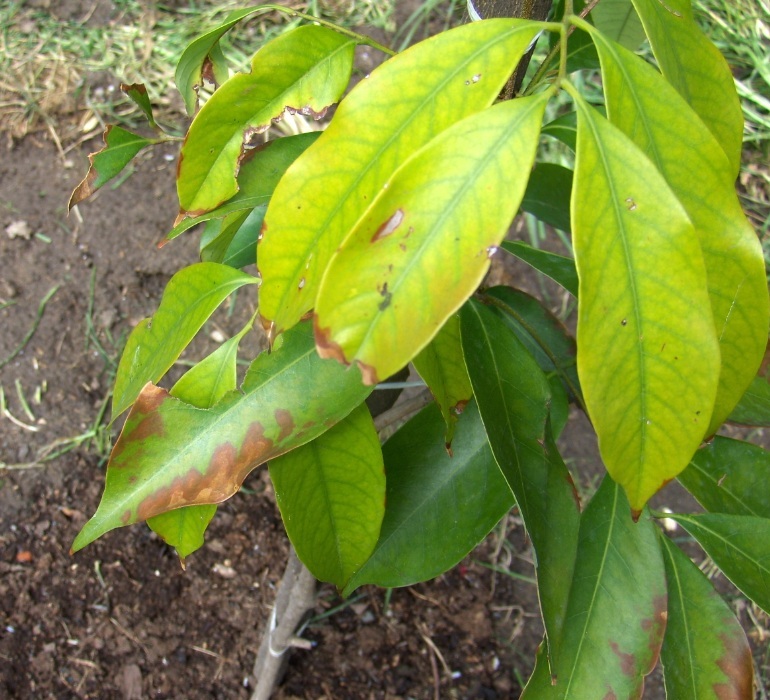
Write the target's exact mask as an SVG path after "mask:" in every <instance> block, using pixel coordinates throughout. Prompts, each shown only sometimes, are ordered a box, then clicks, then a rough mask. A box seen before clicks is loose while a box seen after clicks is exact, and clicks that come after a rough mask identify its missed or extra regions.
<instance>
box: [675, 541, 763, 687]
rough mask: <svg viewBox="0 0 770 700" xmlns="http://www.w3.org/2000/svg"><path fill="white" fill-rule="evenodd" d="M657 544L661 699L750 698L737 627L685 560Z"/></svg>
mask: <svg viewBox="0 0 770 700" xmlns="http://www.w3.org/2000/svg"><path fill="white" fill-rule="evenodd" d="M661 540H662V541H663V555H664V556H663V558H664V560H665V564H666V579H667V582H668V621H667V623H666V634H665V637H664V638H663V649H662V650H661V661H662V662H663V678H664V680H665V683H666V697H669V698H687V700H725V698H735V700H752V698H753V697H754V688H753V684H754V668H753V663H752V659H751V649H750V648H749V642H748V640H747V639H746V635H745V634H744V633H743V629H742V628H741V625H740V623H739V622H738V620H736V619H735V615H734V614H733V612H732V610H730V608H729V607H728V606H727V604H726V603H725V602H724V601H723V600H722V598H720V596H719V595H718V594H717V592H716V591H715V590H714V587H713V586H712V585H711V583H710V582H709V580H708V579H707V578H706V577H705V576H704V575H703V574H702V573H701V571H700V569H699V568H698V567H697V566H695V564H693V563H692V561H690V559H689V557H687V556H686V555H685V554H684V553H683V552H682V551H681V550H680V549H679V548H678V547H677V546H676V545H675V544H673V543H672V542H671V541H670V540H669V539H668V538H667V537H661Z"/></svg>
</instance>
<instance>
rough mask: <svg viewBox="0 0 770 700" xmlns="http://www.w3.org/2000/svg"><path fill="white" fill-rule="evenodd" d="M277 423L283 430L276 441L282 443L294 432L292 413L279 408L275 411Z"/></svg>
mask: <svg viewBox="0 0 770 700" xmlns="http://www.w3.org/2000/svg"><path fill="white" fill-rule="evenodd" d="M275 422H276V423H278V426H279V427H280V428H281V431H280V432H279V433H278V438H277V440H276V442H279V443H280V442H283V441H284V440H285V439H286V438H287V437H289V435H291V434H292V433H293V432H294V428H295V426H294V418H293V417H292V415H291V412H290V411H287V410H286V409H285V408H277V409H276V410H275Z"/></svg>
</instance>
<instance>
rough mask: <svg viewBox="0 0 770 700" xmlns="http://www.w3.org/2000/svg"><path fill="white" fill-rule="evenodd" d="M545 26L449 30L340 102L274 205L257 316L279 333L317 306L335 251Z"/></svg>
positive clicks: (496, 85) (516, 23)
mask: <svg viewBox="0 0 770 700" xmlns="http://www.w3.org/2000/svg"><path fill="white" fill-rule="evenodd" d="M542 26H543V25H541V24H539V23H535V22H525V21H522V20H513V19H499V20H488V21H485V22H476V23H473V24H469V25H465V26H462V27H458V28H456V29H453V30H450V31H448V32H444V33H442V34H440V35H438V36H435V37H432V38H431V39H428V40H427V41H424V42H422V43H420V44H418V45H416V46H414V47H412V48H410V49H408V50H406V51H404V52H403V53H401V54H399V55H397V56H395V57H394V58H392V59H390V60H388V61H387V62H385V63H384V64H383V65H382V66H380V67H379V68H378V69H377V70H375V71H374V72H373V73H372V74H371V75H370V76H369V77H368V78H367V79H365V80H362V81H361V82H360V83H359V84H358V85H357V86H356V87H355V88H354V89H353V90H352V91H351V93H350V94H349V95H348V96H347V97H345V99H344V100H342V102H341V103H340V106H339V108H338V109H337V112H336V113H335V115H334V119H333V120H332V122H331V124H330V125H329V128H328V129H327V130H326V131H325V132H324V133H323V135H322V136H321V138H319V139H318V141H317V142H316V143H315V144H314V145H313V146H312V147H311V148H309V149H308V150H307V151H306V152H305V153H304V154H303V155H302V156H301V157H300V158H299V159H298V160H297V161H296V162H295V163H294V165H293V166H292V167H291V168H289V170H288V172H287V173H286V176H285V177H284V178H283V179H282V180H281V182H280V184H279V185H278V187H277V188H276V191H275V195H274V196H273V199H272V201H271V203H270V206H269V207H268V210H267V215H266V217H265V222H266V230H265V234H264V237H263V239H262V241H261V242H260V245H259V270H260V273H261V274H262V278H263V280H264V284H263V285H262V289H261V291H260V314H261V315H262V317H263V319H265V320H266V323H265V325H268V322H270V323H272V324H274V325H273V333H274V334H277V333H279V332H280V331H282V330H285V329H287V328H291V326H293V325H294V324H295V323H297V321H299V319H300V318H302V317H303V316H304V315H305V314H306V313H307V312H308V311H310V310H311V309H312V308H313V307H314V306H315V303H316V297H317V295H318V292H319V288H320V285H321V278H322V276H323V274H324V272H325V270H326V267H327V265H328V264H329V260H330V259H331V257H332V255H333V254H334V251H335V250H336V249H337V247H338V246H339V245H340V243H341V242H342V241H343V239H344V238H345V237H346V236H347V235H348V234H349V233H350V231H351V230H352V228H353V227H354V226H355V224H356V222H357V221H358V220H359V218H360V217H361V215H362V214H363V213H364V212H365V211H366V210H367V209H368V208H369V205H370V204H371V203H372V201H373V200H374V199H375V197H377V195H378V194H379V193H380V192H381V191H382V188H383V186H384V185H385V184H386V183H387V182H388V181H389V180H390V178H391V177H392V176H393V173H394V171H395V170H396V168H398V167H399V166H400V165H401V164H402V163H403V162H404V161H405V160H406V159H407V158H408V157H409V156H411V155H412V154H413V153H415V152H416V151H417V150H419V149H420V148H422V147H423V146H424V145H425V144H427V143H428V142H429V141H430V140H431V139H432V138H433V137H434V136H436V135H437V134H439V133H441V132H442V131H443V130H444V129H446V128H448V127H449V126H451V125H452V124H454V123H456V122H458V121H460V120H461V119H463V118H464V117H467V116H469V115H471V114H474V113H476V112H479V111H480V110H482V109H484V108H486V107H488V106H489V105H491V104H492V103H493V102H494V101H495V99H496V98H497V96H498V94H499V92H500V89H501V88H502V87H503V85H504V84H505V82H506V80H508V77H509V76H510V74H511V73H512V72H513V69H514V68H515V66H516V64H517V62H518V60H519V58H520V57H521V56H522V54H523V53H524V51H526V49H527V46H528V45H529V43H530V42H531V41H532V39H533V38H534V37H535V35H536V34H537V32H538V31H540V29H541V28H542ZM391 214H393V212H392V211H391V212H389V214H388V216H390V215H391ZM380 223H381V222H380ZM378 225H379V224H378Z"/></svg>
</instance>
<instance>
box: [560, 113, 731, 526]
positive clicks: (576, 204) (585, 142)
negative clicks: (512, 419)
mask: <svg viewBox="0 0 770 700" xmlns="http://www.w3.org/2000/svg"><path fill="white" fill-rule="evenodd" d="M578 106H579V118H578V148H577V164H576V169H575V185H574V188H573V193H572V231H573V243H574V247H575V261H576V264H577V270H578V275H579V277H580V304H579V307H578V329H577V343H578V373H579V376H580V383H581V386H582V389H583V397H584V399H585V403H586V406H587V408H588V413H589V415H590V417H591V420H592V422H593V424H594V428H595V429H596V432H597V435H598V438H599V449H600V451H601V454H602V459H603V460H604V463H605V465H606V466H607V469H608V471H609V472H610V474H611V475H612V477H613V479H615V480H616V481H617V482H618V483H620V484H621V485H622V486H623V488H624V489H625V490H626V493H627V494H628V497H629V501H630V502H631V507H632V508H633V509H634V511H637V512H638V511H640V510H641V509H642V507H643V506H644V504H645V503H646V502H647V499H649V498H650V496H652V494H654V493H655V492H656V491H657V490H658V489H659V488H661V486H663V484H664V483H665V482H666V481H668V480H670V479H672V478H673V477H675V476H676V475H677V474H679V472H681V471H682V470H683V469H684V468H685V467H686V466H687V464H688V462H689V461H690V458H691V457H692V455H693V453H694V452H695V450H696V449H697V448H698V445H699V444H700V441H701V439H702V437H703V434H704V432H705V429H706V427H707V426H708V421H709V418H710V416H711V413H712V409H713V406H714V398H715V395H716V388H717V381H718V376H719V347H718V344H717V338H716V332H715V329H714V322H713V317H712V314H711V308H710V304H709V299H708V293H707V291H706V272H705V269H704V265H703V256H702V255H701V251H700V246H699V244H698V239H697V236H696V234H695V231H694V230H693V226H692V224H691V223H690V220H689V219H688V218H687V215H686V213H685V212H684V210H683V209H682V206H681V205H680V204H679V202H678V201H677V199H676V198H675V197H674V195H673V194H672V192H671V190H670V189H669V187H668V185H667V184H666V182H665V181H664V180H663V178H662V176H661V175H660V174H659V173H658V171H657V170H656V169H655V167H654V166H653V164H652V163H651V162H650V161H649V160H648V159H647V157H646V156H645V155H644V154H643V153H642V152H641V151H640V150H639V149H638V148H637V147H636V146H635V145H634V144H633V143H632V142H631V141H630V140H629V139H628V137H626V136H625V135H624V134H623V133H622V132H621V131H619V130H618V129H617V128H616V127H614V126H613V125H612V124H610V123H609V122H608V121H607V120H606V119H604V117H601V116H599V115H598V114H597V113H596V112H595V111H594V110H592V109H591V108H590V107H588V106H587V105H586V104H585V103H584V102H583V101H582V100H580V101H579V102H578Z"/></svg>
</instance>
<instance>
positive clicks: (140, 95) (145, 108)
mask: <svg viewBox="0 0 770 700" xmlns="http://www.w3.org/2000/svg"><path fill="white" fill-rule="evenodd" d="M120 90H121V92H123V93H124V94H125V95H127V96H128V98H129V99H130V100H131V101H132V102H133V103H134V104H135V105H136V106H137V107H139V109H141V110H142V113H143V114H144V116H145V117H147V121H148V122H149V124H150V126H151V127H152V128H153V129H158V128H159V127H158V124H157V123H156V121H155V117H154V116H153V114H152V103H151V102H150V97H149V95H148V94H147V88H146V87H145V86H144V84H142V83H133V84H131V85H125V84H124V83H121V84H120Z"/></svg>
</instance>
